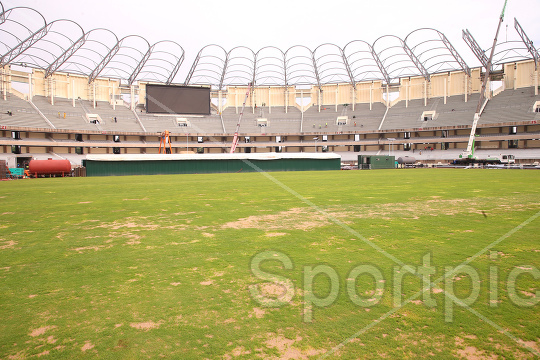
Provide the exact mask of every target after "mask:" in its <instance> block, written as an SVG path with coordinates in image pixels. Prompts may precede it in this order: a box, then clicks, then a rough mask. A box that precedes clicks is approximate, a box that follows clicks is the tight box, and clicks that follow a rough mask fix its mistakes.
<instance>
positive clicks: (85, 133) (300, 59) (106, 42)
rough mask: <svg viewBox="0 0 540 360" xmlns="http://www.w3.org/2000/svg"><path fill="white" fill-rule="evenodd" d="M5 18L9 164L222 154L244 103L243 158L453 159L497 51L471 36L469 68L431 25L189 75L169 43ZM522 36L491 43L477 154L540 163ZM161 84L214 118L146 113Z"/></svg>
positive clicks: (28, 12)
mask: <svg viewBox="0 0 540 360" xmlns="http://www.w3.org/2000/svg"><path fill="white" fill-rule="evenodd" d="M0 5H1V3H0ZM0 10H1V11H2V13H1V15H0V32H1V33H2V37H1V39H2V40H1V41H0V69H1V74H0V76H1V78H0V86H1V87H0V91H1V99H0V158H1V159H6V160H8V162H9V163H10V165H11V166H12V167H14V166H16V164H19V165H20V164H21V163H22V162H24V161H26V160H27V159H28V158H32V157H33V158H48V157H53V158H66V159H68V160H70V161H71V162H72V163H73V164H74V165H79V164H81V162H82V160H83V159H84V158H85V156H86V155H87V154H93V155H95V154H156V153H158V151H159V144H160V134H161V133H162V132H163V131H164V130H169V131H170V132H171V140H172V152H173V153H177V154H178V153H185V152H187V153H190V152H195V153H204V154H212V153H225V152H228V149H229V147H230V144H231V142H232V140H233V135H234V131H235V127H236V124H237V122H238V119H239V116H240V113H241V112H242V106H243V103H244V100H245V98H246V94H247V102H246V108H245V111H244V113H243V118H242V123H241V127H240V143H239V145H238V147H237V150H236V151H237V152H245V153H265V152H320V151H329V152H336V153H338V154H341V155H342V158H343V159H345V160H347V159H356V158H357V156H358V155H359V154H365V155H376V154H382V153H384V154H389V153H391V154H393V155H410V156H415V157H416V158H418V160H420V161H423V162H426V163H430V162H432V163H433V162H441V161H442V162H446V161H449V160H452V159H454V158H456V157H457V156H458V155H459V153H461V152H462V151H463V150H464V149H465V148H466V146H467V142H468V140H469V135H470V133H471V127H472V123H473V118H474V114H475V112H476V108H477V103H478V99H479V97H480V91H481V87H482V81H483V78H484V75H485V71H484V70H485V66H486V65H487V62H486V53H489V51H490V49H488V50H486V51H483V50H481V49H482V47H481V46H479V44H477V43H476V41H475V40H474V37H473V36H472V34H471V33H470V32H469V31H467V30H465V31H463V39H464V41H465V42H466V43H467V45H468V47H469V49H470V51H472V53H473V54H474V55H475V56H476V58H477V59H478V61H479V63H481V64H482V65H483V66H479V67H470V66H469V65H468V64H467V63H466V62H465V61H464V60H463V58H462V57H461V56H460V54H459V53H458V52H457V51H456V49H455V48H454V46H453V45H452V44H451V43H450V41H449V40H448V39H447V38H446V36H445V35H444V34H442V33H441V32H439V31H437V30H435V29H427V28H425V29H418V30H415V31H413V32H411V33H410V34H408V35H407V36H406V37H405V38H404V39H401V38H399V37H397V36H382V37H380V38H379V39H377V40H376V41H375V42H373V43H372V44H369V43H367V42H365V41H360V40H357V41H351V42H350V43H348V44H347V45H345V46H344V47H339V46H337V45H334V44H323V45H320V46H318V47H317V48H315V49H314V50H312V49H309V48H307V47H305V46H293V47H291V48H289V49H287V50H282V49H278V48H275V47H264V48H261V49H260V50H258V51H253V50H251V49H249V48H245V47H237V48H233V49H231V50H229V51H227V50H225V49H223V48H222V47H221V46H219V45H208V46H205V47H203V48H202V49H201V50H200V51H199V52H198V54H197V56H196V57H195V60H194V62H193V63H192V64H191V65H190V66H186V65H185V64H183V62H184V57H185V56H184V55H185V54H184V50H183V49H182V47H181V46H180V45H179V44H177V43H175V42H172V41H160V42H157V43H155V44H150V43H149V42H148V41H146V40H145V39H144V38H142V37H140V36H136V35H130V36H126V37H124V38H121V39H119V38H118V37H117V36H116V35H115V34H114V33H112V32H111V31H109V30H106V29H94V30H91V31H87V32H85V31H84V30H83V29H82V28H81V27H80V26H79V25H78V24H77V23H75V22H73V21H71V20H56V21H53V22H50V23H49V22H47V21H46V19H45V18H43V16H41V14H39V12H37V11H36V10H34V9H30V8H12V9H5V10H4V8H3V7H2V8H1V9H0ZM514 30H515V33H516V34H517V35H518V36H517V37H518V39H519V40H518V41H510V42H502V43H499V44H497V46H496V50H495V56H494V61H493V65H492V69H491V72H490V78H489V80H490V86H489V87H488V93H487V94H486V95H487V97H488V99H489V101H488V102H487V104H486V105H485V107H484V108H483V110H482V114H481V119H480V121H479V123H478V126H477V129H476V135H477V137H476V144H475V145H476V150H477V152H479V153H481V152H486V153H512V154H515V155H516V159H517V161H518V162H528V163H531V162H535V161H539V160H540V96H539V95H538V64H539V58H538V51H537V49H535V48H534V46H533V45H532V42H531V41H530V40H529V38H528V36H527V34H526V33H525V31H524V30H523V29H522V28H521V26H520V24H519V22H518V21H517V20H514ZM184 66H185V67H186V68H189V72H188V73H187V76H186V78H185V79H181V80H180V79H178V73H179V69H180V68H183V67H184ZM160 84H161V85H183V86H196V87H203V88H208V89H209V93H210V99H209V101H210V105H211V108H210V113H209V114H203V115H197V114H195V115H194V114H183V113H178V112H177V111H174V113H170V111H169V109H168V108H167V107H163V109H162V110H163V111H160V112H148V111H147V107H146V105H147V101H148V94H147V92H146V90H147V86H148V85H160ZM249 84H253V85H254V86H253V87H250V86H249ZM157 103H159V101H158V102H157Z"/></svg>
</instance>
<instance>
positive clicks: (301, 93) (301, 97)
mask: <svg viewBox="0 0 540 360" xmlns="http://www.w3.org/2000/svg"><path fill="white" fill-rule="evenodd" d="M300 99H301V101H302V106H301V109H302V113H303V112H304V90H303V89H300Z"/></svg>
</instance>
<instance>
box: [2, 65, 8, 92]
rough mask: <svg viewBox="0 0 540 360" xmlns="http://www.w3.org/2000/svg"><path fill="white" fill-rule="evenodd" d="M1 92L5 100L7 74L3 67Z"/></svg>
mask: <svg viewBox="0 0 540 360" xmlns="http://www.w3.org/2000/svg"><path fill="white" fill-rule="evenodd" d="M2 94H3V97H4V100H7V76H6V70H5V67H4V68H3V69H2Z"/></svg>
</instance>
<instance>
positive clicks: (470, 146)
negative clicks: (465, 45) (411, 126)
mask: <svg viewBox="0 0 540 360" xmlns="http://www.w3.org/2000/svg"><path fill="white" fill-rule="evenodd" d="M507 2H508V0H505V1H504V6H503V9H502V12H501V16H500V17H499V24H498V25H497V32H496V33H495V39H493V46H492V47H491V54H490V55H489V59H488V61H487V64H486V73H485V74H484V81H482V89H481V90H480V98H479V99H478V105H477V106H476V112H475V114H474V121H473V124H472V127H471V134H470V135H469V142H468V143H467V149H466V150H465V152H463V153H461V154H460V155H459V157H460V158H463V157H467V158H470V159H473V158H474V142H475V139H474V138H475V135H476V126H477V125H478V121H479V120H480V115H481V114H482V112H483V111H484V108H485V107H486V104H487V102H488V100H489V99H488V98H487V97H486V87H487V83H488V81H489V74H490V72H491V62H492V61H493V54H494V53H495V46H496V45H497V37H498V36H499V30H500V29H501V24H502V22H503V21H504V11H505V9H506V3H507Z"/></svg>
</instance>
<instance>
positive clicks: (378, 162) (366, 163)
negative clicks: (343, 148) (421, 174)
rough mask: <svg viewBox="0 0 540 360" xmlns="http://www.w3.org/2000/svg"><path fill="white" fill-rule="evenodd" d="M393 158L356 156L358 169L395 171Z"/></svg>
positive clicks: (394, 159) (385, 156) (386, 156)
mask: <svg viewBox="0 0 540 360" xmlns="http://www.w3.org/2000/svg"><path fill="white" fill-rule="evenodd" d="M395 168H396V158H395V156H388V155H358V169H359V170H371V169H395Z"/></svg>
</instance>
